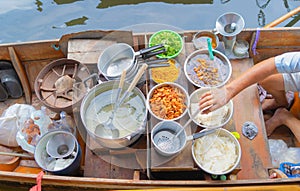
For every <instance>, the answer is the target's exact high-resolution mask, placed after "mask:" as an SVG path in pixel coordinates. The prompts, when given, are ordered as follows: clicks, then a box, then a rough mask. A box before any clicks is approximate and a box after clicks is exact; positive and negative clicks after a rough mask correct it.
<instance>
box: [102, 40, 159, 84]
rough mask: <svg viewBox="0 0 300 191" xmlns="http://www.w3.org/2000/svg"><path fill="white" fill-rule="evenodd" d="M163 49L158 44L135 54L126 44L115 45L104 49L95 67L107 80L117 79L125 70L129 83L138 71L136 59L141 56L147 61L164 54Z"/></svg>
mask: <svg viewBox="0 0 300 191" xmlns="http://www.w3.org/2000/svg"><path fill="white" fill-rule="evenodd" d="M163 47H164V46H163V45H162V44H160V45H157V46H153V47H150V48H144V49H141V50H139V51H137V52H135V51H134V50H133V48H132V47H131V46H130V45H128V44H126V43H116V44H113V45H111V46H109V47H107V48H106V49H104V51H103V52H102V54H101V55H100V56H99V59H98V63H97V67H98V70H99V71H100V72H101V74H102V75H103V76H104V77H105V78H106V79H107V80H117V79H119V78H120V76H121V74H122V71H123V70H126V81H131V80H132V79H133V77H134V76H135V74H136V72H137V70H138V69H137V68H138V66H137V65H138V63H137V58H138V57H139V56H141V57H142V58H143V59H147V58H150V57H151V56H154V55H157V54H160V53H162V52H165V49H163Z"/></svg>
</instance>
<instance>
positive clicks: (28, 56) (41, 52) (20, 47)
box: [0, 40, 64, 62]
mask: <svg viewBox="0 0 300 191" xmlns="http://www.w3.org/2000/svg"><path fill="white" fill-rule="evenodd" d="M56 45H58V40H47V41H46V40H45V41H30V42H23V43H11V44H1V45H0V58H1V60H10V56H9V52H8V47H14V49H15V51H16V52H17V53H18V56H19V59H20V60H21V61H22V62H26V61H33V60H35V61H36V60H45V59H54V58H62V57H64V55H63V53H62V52H61V51H60V50H59V49H57V50H56V49H54V48H53V46H56Z"/></svg>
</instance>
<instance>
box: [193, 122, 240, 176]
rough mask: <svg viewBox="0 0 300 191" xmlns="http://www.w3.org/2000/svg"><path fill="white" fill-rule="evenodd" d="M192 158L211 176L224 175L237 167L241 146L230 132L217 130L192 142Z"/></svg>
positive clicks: (221, 129)
mask: <svg viewBox="0 0 300 191" xmlns="http://www.w3.org/2000/svg"><path fill="white" fill-rule="evenodd" d="M202 131H203V130H202ZM192 156H193V159H194V161H195V163H196V164H197V165H198V167H199V168H201V169H202V170H203V171H205V172H207V173H209V174H212V175H225V174H228V173H230V172H231V171H233V170H234V169H235V168H237V166H238V165H239V162H240V160H241V146H240V143H239V142H238V140H237V139H236V137H235V136H234V135H233V134H232V133H231V132H229V131H228V130H226V129H223V128H219V129H218V130H216V131H215V132H214V133H212V134H210V135H207V136H205V137H202V138H199V139H196V140H195V141H194V142H193V144H192Z"/></svg>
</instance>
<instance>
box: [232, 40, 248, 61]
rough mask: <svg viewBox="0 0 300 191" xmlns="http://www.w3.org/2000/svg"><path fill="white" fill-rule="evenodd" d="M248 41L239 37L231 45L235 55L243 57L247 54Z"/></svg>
mask: <svg viewBox="0 0 300 191" xmlns="http://www.w3.org/2000/svg"><path fill="white" fill-rule="evenodd" d="M248 49H249V43H248V42H247V41H245V40H242V39H239V40H237V41H236V42H235V44H234V46H233V53H234V55H235V56H237V57H244V56H247V55H248Z"/></svg>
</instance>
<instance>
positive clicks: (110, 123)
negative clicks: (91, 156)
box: [95, 64, 148, 138]
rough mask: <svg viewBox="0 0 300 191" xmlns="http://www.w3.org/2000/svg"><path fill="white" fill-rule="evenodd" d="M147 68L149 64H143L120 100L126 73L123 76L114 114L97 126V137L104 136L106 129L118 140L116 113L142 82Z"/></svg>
mask: <svg viewBox="0 0 300 191" xmlns="http://www.w3.org/2000/svg"><path fill="white" fill-rule="evenodd" d="M147 67H148V65H147V64H143V65H142V67H141V68H140V69H139V71H138V72H137V74H136V76H135V77H134V79H133V81H132V82H131V84H130V85H129V87H128V89H127V90H126V91H125V92H124V94H123V96H122V97H121V98H120V100H119V94H120V93H121V90H122V87H123V84H124V80H125V75H124V72H123V73H122V76H121V79H120V84H119V88H118V92H117V100H116V104H115V106H114V108H113V111H112V114H111V115H110V117H109V119H108V120H107V121H105V122H104V123H100V124H98V125H97V127H96V129H95V133H96V134H97V135H101V134H103V129H104V128H105V129H109V130H110V131H111V133H112V138H118V137H119V129H117V128H116V127H115V126H114V125H113V118H114V115H115V111H117V109H118V108H119V107H120V105H121V104H122V103H123V102H124V100H125V99H126V98H127V97H128V95H129V93H130V92H131V91H132V90H133V88H134V87H135V86H136V84H137V83H138V81H139V80H140V78H141V77H142V75H143V74H144V71H145V70H146V69H147Z"/></svg>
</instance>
